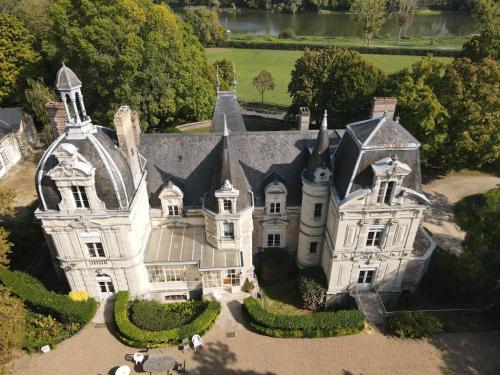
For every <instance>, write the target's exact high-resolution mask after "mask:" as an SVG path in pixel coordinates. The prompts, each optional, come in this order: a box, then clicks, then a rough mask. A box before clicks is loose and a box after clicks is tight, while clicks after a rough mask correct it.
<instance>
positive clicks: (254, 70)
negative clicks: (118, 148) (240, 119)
mask: <svg viewBox="0 0 500 375" xmlns="http://www.w3.org/2000/svg"><path fill="white" fill-rule="evenodd" d="M205 51H206V54H207V57H208V60H209V62H210V63H213V62H214V61H216V60H221V59H223V58H226V59H228V60H230V61H231V62H233V63H234V64H235V67H236V75H237V78H238V87H237V90H238V98H240V99H244V100H248V101H256V102H258V101H260V94H259V93H258V92H257V90H256V89H255V88H254V87H253V86H252V79H253V78H254V77H255V76H256V75H257V74H258V73H259V72H260V71H261V70H267V71H268V72H270V73H271V75H272V76H273V79H274V82H275V89H274V90H273V91H268V92H266V93H265V94H264V101H265V102H266V103H268V104H269V103H271V104H278V105H285V106H288V105H289V104H290V103H291V99H290V96H289V95H288V92H287V90H288V83H289V82H290V75H291V72H292V68H293V65H294V64H295V61H296V60H297V59H298V58H299V57H300V56H302V54H303V51H279V50H266V49H237V48H207V49H206V50H205ZM363 56H364V57H365V58H366V59H367V60H368V61H371V62H372V63H374V64H375V65H377V66H378V67H379V68H381V69H382V70H384V71H386V72H388V73H391V72H395V71H398V70H401V69H403V68H406V67H409V66H411V65H412V64H413V63H415V62H416V61H418V60H419V59H420V57H419V56H391V55H376V54H370V55H363ZM438 59H439V60H440V61H443V62H445V63H450V62H451V61H452V59H451V58H447V57H444V58H438Z"/></svg>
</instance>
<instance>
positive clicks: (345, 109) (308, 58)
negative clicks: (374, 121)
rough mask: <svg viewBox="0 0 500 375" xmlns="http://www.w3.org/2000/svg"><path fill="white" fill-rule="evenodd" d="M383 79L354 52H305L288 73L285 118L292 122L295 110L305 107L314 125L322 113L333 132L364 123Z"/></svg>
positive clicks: (378, 71)
mask: <svg viewBox="0 0 500 375" xmlns="http://www.w3.org/2000/svg"><path fill="white" fill-rule="evenodd" d="M384 77H385V75H384V73H383V72H382V71H381V70H380V69H378V68H377V67H375V66H374V65H373V64H371V63H370V62H368V61H366V60H365V59H363V57H362V56H361V54H359V53H358V52H356V51H348V50H345V49H343V48H337V47H330V48H325V49H322V50H318V51H310V50H306V52H305V53H304V55H303V56H302V57H300V58H299V59H298V60H297V61H296V62H295V65H294V68H293V70H292V77H291V80H290V84H289V85H288V92H289V93H290V96H291V97H292V104H291V106H290V107H289V108H288V111H287V118H289V119H292V118H294V116H295V115H296V114H297V113H298V111H299V107H309V110H310V111H311V115H312V117H313V119H315V121H316V123H317V124H319V123H320V121H321V118H322V114H323V112H324V110H325V109H326V110H328V122H329V124H330V125H331V126H333V127H337V128H340V127H342V126H345V125H346V124H347V123H349V122H352V121H357V120H362V119H366V117H367V116H368V115H369V113H370V108H371V103H372V99H373V96H374V93H375V90H376V89H377V88H378V87H379V86H380V84H381V82H382V80H383V78H384Z"/></svg>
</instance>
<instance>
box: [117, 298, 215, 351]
mask: <svg viewBox="0 0 500 375" xmlns="http://www.w3.org/2000/svg"><path fill="white" fill-rule="evenodd" d="M128 300H129V292H118V293H117V294H116V300H115V308H114V317H115V323H116V327H117V329H118V333H119V335H120V337H121V339H122V340H123V341H124V342H125V343H127V344H128V345H130V346H134V347H136V348H144V347H146V348H155V347H161V346H167V345H175V344H178V343H180V341H181V340H182V339H183V338H185V337H191V336H193V335H203V334H204V333H205V332H207V331H208V330H209V329H210V327H212V325H213V324H214V323H215V320H216V319H217V317H218V316H219V313H220V309H221V306H220V303H219V302H217V301H210V302H209V303H208V304H207V305H206V309H205V311H203V312H202V313H201V314H200V315H199V316H198V317H197V318H196V319H194V320H193V321H192V322H190V323H188V324H185V325H183V326H180V327H176V328H171V329H165V330H161V331H146V330H143V329H141V328H139V327H137V326H136V325H134V324H133V323H132V322H131V321H130V320H129V317H128Z"/></svg>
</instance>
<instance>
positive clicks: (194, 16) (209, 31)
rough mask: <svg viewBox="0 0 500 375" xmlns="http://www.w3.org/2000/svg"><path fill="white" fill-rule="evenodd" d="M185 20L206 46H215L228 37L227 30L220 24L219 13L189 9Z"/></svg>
mask: <svg viewBox="0 0 500 375" xmlns="http://www.w3.org/2000/svg"><path fill="white" fill-rule="evenodd" d="M184 19H185V21H186V23H187V24H188V25H190V26H191V27H192V28H193V31H194V33H195V35H196V36H197V37H198V38H199V39H200V42H201V44H203V45H204V46H214V45H216V44H217V43H219V42H220V41H221V40H222V39H223V38H224V35H226V29H225V28H224V26H222V25H221V24H220V23H219V17H218V16H217V12H214V11H212V10H209V9H204V8H194V9H193V8H189V9H188V10H186V14H185V18H184Z"/></svg>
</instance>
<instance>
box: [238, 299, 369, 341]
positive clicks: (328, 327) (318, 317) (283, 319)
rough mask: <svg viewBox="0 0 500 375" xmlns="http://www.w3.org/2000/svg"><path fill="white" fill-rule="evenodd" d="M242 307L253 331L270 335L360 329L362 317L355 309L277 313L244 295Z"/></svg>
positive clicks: (314, 334)
mask: <svg viewBox="0 0 500 375" xmlns="http://www.w3.org/2000/svg"><path fill="white" fill-rule="evenodd" d="M243 306H244V311H245V314H246V315H247V317H248V319H249V320H250V324H251V325H252V327H254V328H255V329H256V330H257V331H259V332H261V333H263V334H265V335H268V336H272V337H331V336H341V335H350V334H354V333H357V332H360V331H361V330H362V329H363V327H364V324H365V318H364V315H363V313H362V312H361V311H359V310H343V311H337V312H319V313H314V314H306V315H277V314H272V313H270V312H269V311H267V310H266V309H264V308H263V307H262V304H261V303H260V301H258V300H256V299H255V298H252V297H248V298H246V299H245V301H244V305H243Z"/></svg>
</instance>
